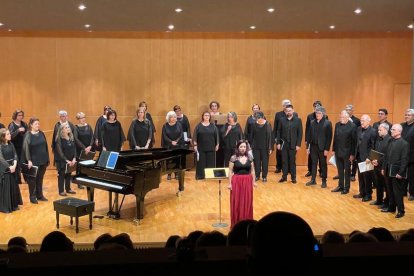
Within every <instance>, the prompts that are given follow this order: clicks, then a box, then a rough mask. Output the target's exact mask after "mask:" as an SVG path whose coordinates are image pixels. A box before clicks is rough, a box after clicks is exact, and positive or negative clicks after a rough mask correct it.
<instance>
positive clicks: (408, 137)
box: [401, 122, 414, 201]
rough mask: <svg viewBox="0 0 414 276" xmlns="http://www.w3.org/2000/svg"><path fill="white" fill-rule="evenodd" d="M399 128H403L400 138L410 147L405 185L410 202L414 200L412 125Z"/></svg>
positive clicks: (413, 129) (413, 138) (413, 127)
mask: <svg viewBox="0 0 414 276" xmlns="http://www.w3.org/2000/svg"><path fill="white" fill-rule="evenodd" d="M401 126H402V128H403V130H402V132H401V137H402V138H404V140H405V141H407V142H408V144H409V145H410V150H409V152H410V153H409V160H408V171H407V183H406V185H408V192H409V193H410V197H409V200H410V201H411V200H414V123H411V124H410V125H409V124H407V123H406V122H405V123H402V124H401Z"/></svg>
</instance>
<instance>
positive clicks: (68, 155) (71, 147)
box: [55, 137, 76, 162]
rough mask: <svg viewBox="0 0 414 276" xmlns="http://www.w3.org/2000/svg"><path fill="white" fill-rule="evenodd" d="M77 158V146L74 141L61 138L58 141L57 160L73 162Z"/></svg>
mask: <svg viewBox="0 0 414 276" xmlns="http://www.w3.org/2000/svg"><path fill="white" fill-rule="evenodd" d="M74 157H76V145H75V141H74V140H70V139H65V138H62V137H59V138H58V139H57V141H56V151H55V160H56V161H63V162H66V160H69V161H72V160H73V158H74Z"/></svg>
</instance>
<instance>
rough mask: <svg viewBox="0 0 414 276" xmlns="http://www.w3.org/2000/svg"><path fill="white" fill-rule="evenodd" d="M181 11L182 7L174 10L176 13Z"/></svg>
mask: <svg viewBox="0 0 414 276" xmlns="http://www.w3.org/2000/svg"><path fill="white" fill-rule="evenodd" d="M182 11H183V9H181V8H176V9H175V12H176V13H180V12H182Z"/></svg>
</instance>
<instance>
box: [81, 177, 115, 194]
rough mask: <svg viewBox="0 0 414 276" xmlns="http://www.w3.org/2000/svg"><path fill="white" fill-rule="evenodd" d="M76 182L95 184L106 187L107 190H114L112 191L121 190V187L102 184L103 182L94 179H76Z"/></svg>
mask: <svg viewBox="0 0 414 276" xmlns="http://www.w3.org/2000/svg"><path fill="white" fill-rule="evenodd" d="M76 180H77V181H83V182H87V183H91V184H96V185H100V186H104V187H108V188H111V189H114V190H119V191H122V190H123V187H122V186H120V185H114V184H110V183H108V182H103V181H99V180H95V179H92V178H85V177H76Z"/></svg>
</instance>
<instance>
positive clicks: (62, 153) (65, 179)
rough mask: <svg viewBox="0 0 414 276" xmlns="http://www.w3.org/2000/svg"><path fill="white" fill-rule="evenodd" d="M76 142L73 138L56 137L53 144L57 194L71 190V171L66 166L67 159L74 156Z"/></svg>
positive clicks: (70, 159)
mask: <svg viewBox="0 0 414 276" xmlns="http://www.w3.org/2000/svg"><path fill="white" fill-rule="evenodd" d="M76 156H77V152H76V144H75V141H74V140H71V139H65V138H62V137H58V138H57V141H56V146H55V167H56V169H57V171H58V188H59V194H61V193H64V190H66V192H69V191H71V188H70V183H71V172H70V169H69V168H67V166H69V165H67V164H68V163H67V161H72V160H73V158H76ZM74 166H76V165H74Z"/></svg>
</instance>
